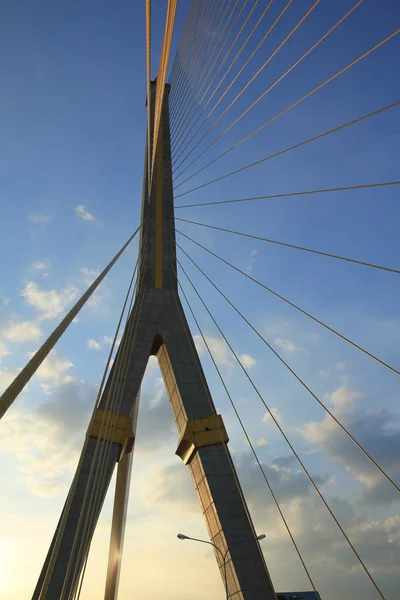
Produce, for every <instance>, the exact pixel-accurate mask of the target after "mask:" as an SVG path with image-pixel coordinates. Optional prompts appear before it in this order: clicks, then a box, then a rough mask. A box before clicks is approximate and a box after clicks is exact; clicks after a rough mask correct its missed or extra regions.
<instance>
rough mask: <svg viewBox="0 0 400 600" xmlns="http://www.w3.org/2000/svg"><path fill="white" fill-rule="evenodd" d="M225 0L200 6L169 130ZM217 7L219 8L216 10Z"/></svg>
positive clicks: (192, 80)
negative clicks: (200, 15)
mask: <svg viewBox="0 0 400 600" xmlns="http://www.w3.org/2000/svg"><path fill="white" fill-rule="evenodd" d="M225 2H226V0H223V2H222V5H221V4H220V3H219V2H218V0H206V2H204V5H203V7H202V9H201V10H202V12H203V17H202V19H201V21H199V24H198V26H197V27H196V32H195V34H194V36H193V42H192V44H191V52H190V56H189V57H188V59H187V61H186V68H184V69H183V71H182V76H181V81H180V83H179V86H177V88H176V95H177V99H178V101H177V102H176V103H175V105H174V106H173V107H172V108H171V114H170V121H171V130H174V127H175V121H176V119H177V118H178V116H179V114H180V108H181V106H182V103H183V101H184V99H185V98H186V96H187V95H188V94H190V92H191V85H192V84H193V82H194V81H196V77H197V73H198V70H199V68H201V67H199V65H200V59H201V57H202V56H203V54H206V52H207V48H208V46H209V44H210V41H211V35H210V32H211V31H212V27H213V26H214V22H215V19H216V17H218V15H219V13H220V11H221V9H222V6H223V4H224V3H225ZM218 7H219V10H217V9H218Z"/></svg>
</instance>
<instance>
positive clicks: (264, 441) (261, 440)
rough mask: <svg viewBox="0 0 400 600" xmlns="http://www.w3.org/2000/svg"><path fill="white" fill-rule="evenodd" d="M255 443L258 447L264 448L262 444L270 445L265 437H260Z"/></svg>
mask: <svg viewBox="0 0 400 600" xmlns="http://www.w3.org/2000/svg"><path fill="white" fill-rule="evenodd" d="M254 445H255V447H256V448H262V446H267V445H268V441H267V440H266V439H265V438H264V437H260V438H259V439H258V440H257V441H256V443H255V444H254Z"/></svg>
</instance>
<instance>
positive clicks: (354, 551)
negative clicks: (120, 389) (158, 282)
mask: <svg viewBox="0 0 400 600" xmlns="http://www.w3.org/2000/svg"><path fill="white" fill-rule="evenodd" d="M180 267H181V269H182V271H183V273H184V274H185V275H186V277H187V279H188V281H189V283H190V284H191V286H192V287H193V289H194V291H195V293H196V295H197V296H198V298H199V299H200V301H201V303H202V304H203V306H204V308H205V309H206V311H207V313H208V314H209V316H210V318H211V319H212V321H213V323H214V325H215V326H216V327H217V329H218V331H219V332H220V334H221V336H222V337H223V339H224V340H225V343H226V344H227V346H228V347H229V349H230V351H231V352H232V354H233V356H234V357H235V359H236V361H237V363H238V364H239V366H240V368H241V369H242V371H243V373H244V374H245V376H246V378H247V379H248V381H249V383H250V384H251V386H252V387H253V389H254V391H255V392H256V394H257V396H258V397H259V398H260V400H261V402H262V403H263V405H264V406H265V408H266V409H267V411H268V414H269V415H270V417H271V419H272V420H273V421H274V423H275V425H276V427H277V428H278V430H279V432H280V433H281V435H282V437H283V438H284V440H285V441H286V443H287V444H288V446H289V448H290V450H291V451H292V452H293V455H294V456H295V457H296V459H297V461H298V463H299V465H300V466H301V468H302V469H303V471H304V473H305V474H306V476H307V478H308V480H309V481H310V483H311V485H312V486H313V488H314V489H315V491H316V492H317V494H318V496H319V498H320V499H321V501H322V502H323V504H324V506H325V508H326V509H327V510H328V512H329V514H330V515H331V517H332V519H333V520H334V521H335V523H336V525H337V527H338V528H339V530H340V532H341V533H342V535H343V537H344V539H345V540H346V542H347V544H348V545H349V547H350V548H351V550H352V551H353V554H354V555H355V556H356V558H357V559H358V561H359V563H360V565H361V567H362V568H363V570H364V572H365V573H366V575H367V576H368V578H369V580H370V581H371V583H372V585H373V586H374V587H375V589H376V591H377V592H378V594H379V596H380V597H381V598H382V600H385V597H384V595H383V594H382V592H381V590H380V589H379V587H378V585H377V583H376V581H375V579H374V578H373V576H372V575H371V573H370V572H369V570H368V568H367V566H366V565H365V563H364V562H363V560H362V558H361V556H360V555H359V554H358V552H357V550H356V549H355V547H354V546H353V544H352V542H351V541H350V539H349V537H348V536H347V534H346V532H345V531H344V529H343V527H342V526H341V524H340V523H339V521H338V519H337V518H336V516H335V514H334V513H333V511H332V509H331V507H330V506H329V504H328V502H327V501H326V500H325V497H324V496H323V494H322V492H321V490H320V489H319V487H318V486H317V484H316V483H315V481H314V479H313V477H312V476H311V474H310V473H309V471H308V469H307V468H306V466H305V465H304V463H303V461H302V460H301V458H300V456H299V454H298V453H297V452H296V450H295V449H294V447H293V445H292V443H291V442H290V440H289V438H288V437H287V435H286V434H285V432H284V431H283V429H282V427H281V426H280V425H279V423H278V421H277V419H276V417H275V416H274V414H273V412H272V410H271V409H270V408H269V406H268V404H267V403H266V402H265V400H264V398H263V397H262V395H261V393H260V391H259V390H258V388H257V386H256V385H255V383H254V381H253V379H252V378H251V377H250V375H249V373H248V372H247V369H246V368H245V367H244V365H243V363H242V361H241V360H240V358H239V356H238V355H237V353H236V352H235V350H234V349H233V347H232V345H231V344H230V342H229V341H228V339H227V337H226V336H225V334H224V333H223V331H222V329H221V328H220V326H219V325H218V323H217V321H216V320H215V318H214V317H213V315H212V313H211V311H210V309H209V308H208V306H207V304H206V303H205V301H204V300H203V298H202V296H201V295H200V293H199V292H198V290H197V288H196V286H195V285H194V284H193V282H192V280H191V279H190V277H189V276H188V275H187V273H186V271H185V269H184V268H183V267H182V265H180Z"/></svg>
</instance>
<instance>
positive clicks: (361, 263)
mask: <svg viewBox="0 0 400 600" xmlns="http://www.w3.org/2000/svg"><path fill="white" fill-rule="evenodd" d="M175 220H176V221H183V222H185V223H191V224H192V225H200V226H201V227H207V228H208V229H216V230H218V231H224V232H225V233H232V234H234V235H240V236H242V237H245V238H250V239H252V240H259V241H261V242H268V243H269V244H276V245H278V246H285V247H286V248H293V249H295V250H302V251H303V252H311V253H312V254H319V255H320V256H328V257H329V258H336V259H338V260H344V261H346V262H350V263H355V264H357V265H362V266H364V267H371V268H372V269H380V270H382V271H389V272H391V273H397V274H400V270H399V269H391V268H390V267H383V266H382V265H376V264H374V263H369V262H365V261H362V260H356V259H354V258H348V257H346V256H339V255H338V254H331V253H329V252H321V251H320V250H313V249H311V248H305V247H304V246H296V245H295V244H288V243H286V242H279V241H277V240H271V239H268V238H264V237H260V236H258V235H251V234H250V233H243V232H241V231H233V230H232V229H226V228H225V227H217V226H216V225H208V224H207V223H198V222H197V221H189V219H180V218H179V217H175Z"/></svg>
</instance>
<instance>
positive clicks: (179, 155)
mask: <svg viewBox="0 0 400 600" xmlns="http://www.w3.org/2000/svg"><path fill="white" fill-rule="evenodd" d="M320 1H321V0H316V2H315V4H314V5H313V6H312V8H311V9H310V10H313V9H314V8H315V6H317V4H318V3H319V2H320ZM292 2H293V0H289V1H288V2H287V4H285V6H284V7H283V9H282V11H281V12H280V13H279V15H278V17H277V18H276V19H275V21H274V22H273V23H272V25H271V27H270V28H269V29H268V31H267V33H266V34H265V35H264V36H263V38H262V39H261V41H260V42H259V43H258V45H257V47H256V48H255V50H253V52H252V53H251V54H250V56H249V58H248V59H247V60H246V62H245V63H244V65H243V66H242V68H241V69H240V71H239V72H238V73H237V74H236V76H235V77H234V79H233V80H232V81H231V83H230V84H229V85H228V87H227V88H226V90H225V91H224V93H223V94H222V96H221V97H220V98H219V100H218V101H217V103H216V104H215V105H214V106H213V108H212V109H211V111H210V112H209V113H208V115H207V117H206V119H205V121H204V123H205V122H206V121H207V120H208V119H209V117H210V115H211V114H212V113H213V112H214V110H215V109H216V108H217V106H218V105H219V104H220V102H221V100H222V99H223V98H224V97H225V95H226V94H227V92H228V91H229V90H230V89H231V87H232V85H233V84H234V83H235V82H236V80H237V78H238V77H239V75H240V74H241V73H242V71H243V70H244V69H245V67H246V66H247V65H248V64H249V62H250V61H251V60H252V58H253V57H254V55H255V54H256V52H257V51H258V50H259V48H260V47H261V45H262V44H263V43H264V41H265V40H266V39H267V37H268V36H269V34H270V33H271V32H272V31H273V30H274V29H275V27H276V25H277V24H278V23H279V21H280V20H281V18H282V17H283V15H284V14H285V12H286V11H287V10H288V8H289V6H290V5H291V4H292ZM309 12H310V11H309ZM307 14H308V13H307ZM300 23H301V22H300ZM300 23H299V24H300ZM299 24H298V25H297V27H298V26H299ZM273 56H274V53H273V54H271V56H270V58H269V59H268V61H269V60H270V59H271V58H272V57H273ZM248 85H249V83H248V84H246V86H244V87H243V88H242V90H241V91H240V92H239V94H237V95H236V97H235V98H234V99H233V100H232V102H231V104H229V106H228V107H227V108H226V109H225V110H224V111H223V112H222V114H221V115H220V116H219V117H218V118H217V119H216V120H215V121H214V123H213V124H212V125H211V127H209V129H207V131H206V132H205V134H204V135H203V136H202V137H201V138H200V139H199V140H198V142H196V144H195V146H194V147H193V148H192V149H191V150H190V152H188V154H187V155H186V156H185V157H184V158H183V159H182V161H181V162H180V163H179V164H178V165H177V166H176V167H174V169H173V172H174V171H176V170H177V169H179V167H180V166H181V165H182V164H183V163H184V162H185V160H187V158H188V157H189V156H190V155H191V154H192V152H193V151H194V150H195V149H196V148H197V146H198V145H199V144H200V143H201V142H202V141H203V140H204V138H205V137H206V136H207V135H208V133H209V132H210V131H211V130H212V129H213V128H214V127H215V125H217V124H218V123H219V121H220V120H221V119H222V117H223V116H224V115H225V114H226V112H227V111H228V110H229V109H230V107H231V106H232V105H233V104H234V103H235V102H236V100H237V99H238V98H239V97H240V96H241V95H242V93H243V92H244V91H245V89H246V88H247V86H248ZM204 123H203V124H204ZM203 124H202V125H201V126H200V127H199V129H197V130H196V133H195V134H194V135H193V136H192V137H191V139H190V140H189V142H188V143H187V144H186V146H185V147H184V148H183V149H182V150H181V152H180V154H178V156H176V157H175V162H177V160H178V159H179V158H180V157H181V156H182V154H183V152H184V151H185V150H186V148H187V147H188V146H189V145H190V142H191V141H192V140H193V138H194V137H195V136H196V135H197V133H198V131H200V129H201V127H202V126H203ZM196 160H197V159H196ZM190 164H192V163H190ZM189 166H190V165H189ZM186 168H188V167H186ZM186 168H185V169H184V170H183V171H182V172H184V171H186ZM180 175H181V173H178V175H177V176H176V177H179V176H180Z"/></svg>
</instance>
